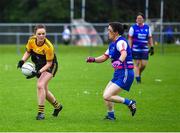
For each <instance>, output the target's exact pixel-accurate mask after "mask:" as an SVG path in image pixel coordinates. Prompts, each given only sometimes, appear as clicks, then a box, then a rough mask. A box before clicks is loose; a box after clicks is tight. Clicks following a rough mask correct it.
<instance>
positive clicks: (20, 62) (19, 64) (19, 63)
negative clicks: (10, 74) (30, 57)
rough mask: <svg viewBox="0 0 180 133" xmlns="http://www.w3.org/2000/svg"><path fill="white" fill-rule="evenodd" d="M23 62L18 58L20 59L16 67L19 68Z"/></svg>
mask: <svg viewBox="0 0 180 133" xmlns="http://www.w3.org/2000/svg"><path fill="white" fill-rule="evenodd" d="M23 64H24V61H23V60H20V61H19V62H18V65H17V68H21V67H22V65H23Z"/></svg>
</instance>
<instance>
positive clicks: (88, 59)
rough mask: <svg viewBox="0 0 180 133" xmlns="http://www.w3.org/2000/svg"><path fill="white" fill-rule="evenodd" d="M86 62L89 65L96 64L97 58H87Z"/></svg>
mask: <svg viewBox="0 0 180 133" xmlns="http://www.w3.org/2000/svg"><path fill="white" fill-rule="evenodd" d="M86 62H88V63H92V62H95V58H94V57H87V59H86Z"/></svg>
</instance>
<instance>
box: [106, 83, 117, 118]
mask: <svg viewBox="0 0 180 133" xmlns="http://www.w3.org/2000/svg"><path fill="white" fill-rule="evenodd" d="M111 84H112V82H111V81H110V82H109V83H108V84H107V86H106V88H105V90H106V89H107V88H108V87H109V86H110V85H111ZM105 90H104V91H105ZM104 102H105V104H106V107H107V115H106V116H105V119H111V120H114V119H115V115H114V103H113V102H110V101H106V100H104Z"/></svg>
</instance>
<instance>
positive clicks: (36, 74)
mask: <svg viewBox="0 0 180 133" xmlns="http://www.w3.org/2000/svg"><path fill="white" fill-rule="evenodd" d="M40 75H41V73H40V72H36V71H32V75H31V76H27V77H26V79H31V78H34V77H36V76H37V77H40Z"/></svg>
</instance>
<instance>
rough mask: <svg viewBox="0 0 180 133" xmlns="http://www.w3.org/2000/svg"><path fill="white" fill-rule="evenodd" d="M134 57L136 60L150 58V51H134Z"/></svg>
mask: <svg viewBox="0 0 180 133" xmlns="http://www.w3.org/2000/svg"><path fill="white" fill-rule="evenodd" d="M132 57H133V59H134V60H148V58H149V55H148V52H135V51H133V52H132Z"/></svg>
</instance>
